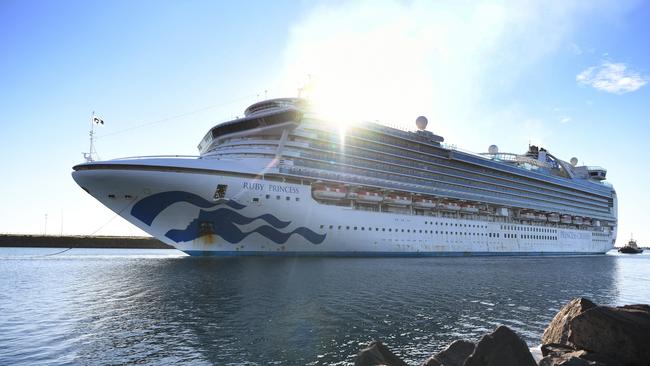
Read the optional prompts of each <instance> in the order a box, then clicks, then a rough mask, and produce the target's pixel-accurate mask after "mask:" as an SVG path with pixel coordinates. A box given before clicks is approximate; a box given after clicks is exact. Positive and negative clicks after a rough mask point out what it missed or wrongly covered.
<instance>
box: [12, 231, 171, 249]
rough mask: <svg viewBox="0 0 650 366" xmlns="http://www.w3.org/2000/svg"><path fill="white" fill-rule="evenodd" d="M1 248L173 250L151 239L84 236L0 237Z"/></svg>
mask: <svg viewBox="0 0 650 366" xmlns="http://www.w3.org/2000/svg"><path fill="white" fill-rule="evenodd" d="M0 247H23V248H37V247H43V248H113V249H115V248H130V249H173V247H171V246H170V245H167V244H165V243H163V242H161V241H160V240H158V239H155V238H151V237H145V236H141V237H137V236H135V237H134V236H82V235H66V236H56V235H18V234H2V235H0Z"/></svg>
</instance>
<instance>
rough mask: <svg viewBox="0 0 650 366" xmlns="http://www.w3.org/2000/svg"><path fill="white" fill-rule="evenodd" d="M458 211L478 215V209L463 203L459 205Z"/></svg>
mask: <svg viewBox="0 0 650 366" xmlns="http://www.w3.org/2000/svg"><path fill="white" fill-rule="evenodd" d="M460 210H461V211H463V212H469V213H478V208H477V207H476V206H474V205H472V204H469V203H463V204H462V205H460Z"/></svg>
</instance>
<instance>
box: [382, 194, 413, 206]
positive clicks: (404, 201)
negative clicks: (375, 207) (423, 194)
mask: <svg viewBox="0 0 650 366" xmlns="http://www.w3.org/2000/svg"><path fill="white" fill-rule="evenodd" d="M383 202H384V203H385V204H387V205H389V206H408V205H410V204H411V203H412V201H411V197H409V196H404V195H398V194H388V195H386V196H384V200H383Z"/></svg>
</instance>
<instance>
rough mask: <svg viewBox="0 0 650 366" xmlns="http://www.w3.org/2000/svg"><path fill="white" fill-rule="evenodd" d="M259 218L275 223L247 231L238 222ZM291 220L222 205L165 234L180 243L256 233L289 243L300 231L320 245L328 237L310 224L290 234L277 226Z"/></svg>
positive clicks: (234, 239) (237, 238)
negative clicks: (309, 226)
mask: <svg viewBox="0 0 650 366" xmlns="http://www.w3.org/2000/svg"><path fill="white" fill-rule="evenodd" d="M257 219H262V220H264V221H266V222H268V223H269V224H270V225H272V226H269V225H262V226H260V227H257V228H255V229H253V230H251V231H248V232H243V231H241V230H240V229H239V228H238V227H237V226H236V225H235V224H237V225H246V224H249V223H251V222H253V221H255V220H257ZM290 223H291V222H285V221H280V220H278V219H277V218H276V217H275V216H273V215H270V214H264V215H261V216H258V217H246V216H243V215H241V214H240V213H238V212H235V211H232V210H229V209H226V208H220V209H217V210H215V211H204V210H201V212H200V213H199V217H198V218H196V219H195V220H192V222H190V224H189V225H188V226H187V228H185V229H183V230H177V229H174V230H169V231H168V232H167V233H166V234H165V236H166V237H168V238H169V239H171V240H173V241H175V242H177V243H178V242H181V241H191V240H194V239H196V238H199V237H201V236H203V235H219V236H220V237H222V238H223V239H224V240H226V241H228V242H230V243H239V242H240V241H242V240H244V238H246V237H247V236H249V235H251V234H253V233H258V234H260V235H262V236H264V237H266V238H268V239H271V240H272V241H273V242H275V243H276V244H284V243H286V242H287V240H289V238H290V237H291V235H293V234H298V235H300V236H302V237H303V238H305V239H306V240H308V241H310V242H311V243H313V244H320V243H322V242H323V240H325V234H322V235H320V234H317V233H315V232H313V231H311V230H309V229H307V228H306V227H299V228H296V229H295V230H293V231H291V232H288V233H283V232H281V231H279V230H277V228H285V227H287V226H288V225H289V224H290Z"/></svg>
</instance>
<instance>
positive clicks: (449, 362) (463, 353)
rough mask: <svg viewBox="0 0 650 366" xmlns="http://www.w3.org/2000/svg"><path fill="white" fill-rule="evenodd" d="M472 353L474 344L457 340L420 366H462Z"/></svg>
mask: <svg viewBox="0 0 650 366" xmlns="http://www.w3.org/2000/svg"><path fill="white" fill-rule="evenodd" d="M472 352H474V343H472V342H469V341H464V340H457V341H454V342H453V343H452V344H450V345H449V346H447V348H445V349H444V350H442V351H440V352H438V353H437V354H435V355H434V356H431V357H430V358H429V359H427V360H426V361H424V363H423V364H422V366H463V364H464V363H465V360H466V359H467V357H469V355H471V354H472Z"/></svg>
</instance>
